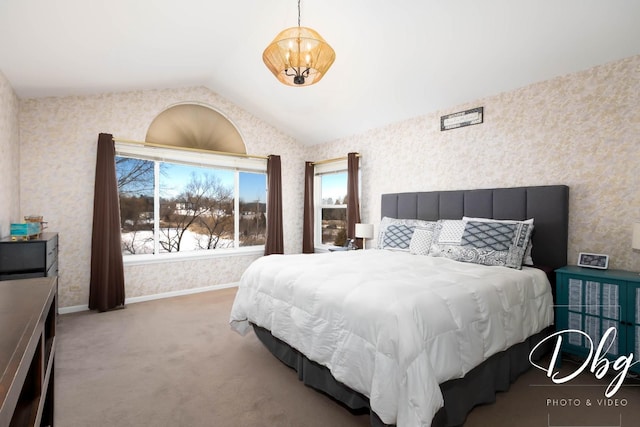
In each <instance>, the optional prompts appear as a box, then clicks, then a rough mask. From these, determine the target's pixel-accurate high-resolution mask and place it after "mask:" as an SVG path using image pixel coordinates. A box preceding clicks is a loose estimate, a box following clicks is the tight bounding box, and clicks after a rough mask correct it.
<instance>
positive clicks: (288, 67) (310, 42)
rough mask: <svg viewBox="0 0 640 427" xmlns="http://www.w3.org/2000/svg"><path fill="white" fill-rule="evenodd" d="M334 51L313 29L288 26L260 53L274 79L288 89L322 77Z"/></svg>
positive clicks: (314, 81)
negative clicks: (287, 86)
mask: <svg viewBox="0 0 640 427" xmlns="http://www.w3.org/2000/svg"><path fill="white" fill-rule="evenodd" d="M335 58H336V53H335V51H334V50H333V49H332V48H331V46H329V44H327V42H326V41H324V39H323V38H322V37H321V36H320V34H318V33H317V32H316V31H315V30H312V29H311V28H307V27H291V28H287V29H286V30H284V31H282V32H281V33H280V34H278V35H277V36H276V38H275V39H274V40H273V41H272V42H271V44H270V45H269V46H267V48H266V49H265V50H264V53H263V54H262V60H263V61H264V63H265V65H266V66H267V68H269V70H271V72H272V73H273V75H274V76H276V78H277V79H278V80H280V81H281V82H282V83H284V84H286V85H289V86H309V85H312V84H314V83H317V82H319V81H320V79H322V77H323V76H324V75H325V73H326V72H327V70H328V69H329V67H331V64H333V61H334V60H335Z"/></svg>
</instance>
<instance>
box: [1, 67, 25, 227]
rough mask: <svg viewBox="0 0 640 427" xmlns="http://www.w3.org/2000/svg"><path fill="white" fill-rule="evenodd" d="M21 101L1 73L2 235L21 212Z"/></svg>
mask: <svg viewBox="0 0 640 427" xmlns="http://www.w3.org/2000/svg"><path fill="white" fill-rule="evenodd" d="M19 105H20V104H19V101H18V98H17V97H16V94H15V93H14V91H13V88H12V87H11V85H10V84H9V82H8V81H7V79H6V78H5V76H4V75H3V74H2V72H0V236H7V235H9V224H10V223H11V222H13V221H16V220H18V219H19V215H20V191H19V190H20V182H19V180H20V172H19V171H20V129H19V127H18V111H19Z"/></svg>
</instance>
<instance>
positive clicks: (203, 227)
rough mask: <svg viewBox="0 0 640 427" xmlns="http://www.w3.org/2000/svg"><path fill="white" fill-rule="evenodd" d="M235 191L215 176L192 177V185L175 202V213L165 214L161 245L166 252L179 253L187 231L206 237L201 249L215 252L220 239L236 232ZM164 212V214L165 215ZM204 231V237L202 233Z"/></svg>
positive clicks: (173, 210)
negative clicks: (225, 234)
mask: <svg viewBox="0 0 640 427" xmlns="http://www.w3.org/2000/svg"><path fill="white" fill-rule="evenodd" d="M232 196H233V189H231V188H229V187H226V186H224V185H223V184H222V183H221V182H220V180H219V179H218V178H217V177H216V176H215V175H209V174H202V175H200V176H198V175H196V174H192V175H191V181H190V182H189V184H187V186H186V187H185V188H184V191H183V192H182V193H181V194H180V195H179V196H178V197H176V198H175V201H174V206H173V207H172V212H171V213H169V212H168V210H169V207H168V206H167V208H166V209H165V210H167V213H166V214H164V213H163V217H165V219H167V220H168V221H167V226H166V227H161V229H160V230H161V233H162V234H163V236H164V238H163V239H161V241H160V244H161V246H162V248H163V249H164V250H165V251H167V252H178V251H180V248H181V244H182V241H183V238H184V235H185V233H186V232H187V230H189V229H192V231H194V232H198V233H201V234H204V235H205V238H204V239H201V240H200V243H199V245H200V247H201V248H202V249H215V248H216V247H217V245H218V243H219V241H220V238H221V236H222V235H223V234H224V233H225V232H227V233H228V232H229V229H231V230H232V229H233V211H232V209H233V208H232V206H233V197H232ZM163 212H164V211H163ZM202 231H204V233H202Z"/></svg>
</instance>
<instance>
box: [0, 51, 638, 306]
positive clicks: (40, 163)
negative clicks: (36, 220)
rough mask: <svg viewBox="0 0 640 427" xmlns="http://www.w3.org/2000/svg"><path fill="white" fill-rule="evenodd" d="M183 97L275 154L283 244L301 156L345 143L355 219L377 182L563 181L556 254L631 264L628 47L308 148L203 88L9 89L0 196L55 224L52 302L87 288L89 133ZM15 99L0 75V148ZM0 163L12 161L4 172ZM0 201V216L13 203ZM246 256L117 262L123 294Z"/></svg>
mask: <svg viewBox="0 0 640 427" xmlns="http://www.w3.org/2000/svg"><path fill="white" fill-rule="evenodd" d="M189 101H196V102H201V103H204V104H207V105H210V106H212V107H214V108H216V109H218V110H219V111H221V112H222V113H223V114H225V115H226V116H227V117H228V118H229V119H230V120H231V121H232V122H233V123H234V124H235V125H236V127H237V128H238V129H239V131H240V133H241V135H242V136H243V138H244V140H245V143H246V145H247V152H248V153H250V154H259V155H267V154H280V155H281V156H282V168H283V170H282V173H283V177H282V178H283V182H284V183H285V184H284V189H283V202H284V231H285V236H284V242H285V252H287V253H296V252H299V251H300V250H301V229H302V214H301V212H300V208H299V206H301V204H302V200H303V186H302V177H303V170H304V161H305V160H321V159H326V158H333V157H338V156H343V155H345V154H346V153H347V152H349V151H358V152H360V153H361V154H362V155H363V157H362V158H361V167H362V218H363V221H368V222H373V223H377V222H378V221H379V219H380V215H379V212H380V195H381V194H383V193H386V192H396V191H416V190H447V189H463V188H487V187H506V186H521V185H543V184H567V185H569V186H570V188H571V189H570V193H571V199H570V229H569V263H575V260H576V258H577V253H578V252H580V251H586V252H596V253H606V254H609V255H610V256H611V259H610V267H611V268H625V269H630V270H636V271H638V270H640V253H638V252H633V251H632V250H631V236H630V231H631V224H632V223H633V222H634V221H640V193H639V191H638V190H639V188H640V187H639V185H638V184H640V182H639V181H640V109H638V108H637V107H638V105H640V56H634V57H631V58H627V59H624V60H621V61H617V62H614V63H611V64H605V65H602V66H599V67H595V68H592V69H589V70H586V71H583V72H580V73H575V74H572V75H568V76H563V77H559V78H556V79H553V80H549V81H545V82H541V83H537V84H534V85H531V86H527V87H524V88H521V89H518V90H515V91H511V92H508V93H502V94H497V95H495V96H492V97H488V98H485V99H480V100H476V101H473V102H469V103H467V104H463V105H458V106H452V107H451V108H447V109H446V110H442V111H437V112H434V113H432V114H428V115H425V116H421V117H416V118H412V119H409V120H405V121H402V122H399V123H394V124H391V125H387V126H383V127H380V128H378V129H373V130H370V131H368V132H366V133H363V134H360V135H356V136H352V137H349V138H345V139H341V140H337V141H332V142H328V143H325V144H320V145H316V146H311V147H305V146H304V145H302V144H300V143H298V142H296V141H295V140H293V139H292V138H290V137H288V136H287V135H284V134H283V133H281V132H280V131H278V130H276V129H275V128H273V127H272V126H270V125H269V124H267V123H265V122H263V121H261V120H259V119H257V118H255V117H253V116H252V115H251V114H249V113H247V112H245V111H244V110H241V109H240V108H238V107H237V106H235V105H233V104H231V103H229V102H228V101H226V100H225V99H223V98H221V97H219V96H218V95H216V94H215V93H213V92H212V91H210V90H208V89H206V88H202V87H197V88H185V89H167V90H155V91H134V92H125V93H108V94H102V95H95V96H78V97H65V98H44V99H26V100H22V101H21V102H20V112H19V113H20V114H19V132H20V137H19V138H20V168H19V177H20V178H19V182H18V179H16V175H17V174H18V169H17V168H16V166H15V165H14V163H15V162H14V161H6V160H5V158H4V156H3V157H2V160H1V161H2V162H4V163H3V164H2V166H3V167H2V169H0V174H2V175H1V176H2V177H3V183H2V185H0V191H2V193H0V198H2V200H1V201H3V200H4V199H9V200H10V201H12V202H13V201H17V200H18V196H17V195H16V194H15V191H13V190H9V193H10V194H9V195H5V193H6V192H7V188H8V187H7V185H5V184H4V180H5V179H7V180H8V181H10V182H13V184H14V185H15V186H17V185H18V183H19V184H20V187H21V188H20V196H19V200H20V202H21V209H20V212H19V215H28V214H42V215H44V216H45V219H46V220H48V221H49V225H50V228H51V229H52V230H56V231H58V232H60V266H59V267H60V306H61V307H65V306H75V305H86V304H87V301H88V294H89V285H88V282H89V274H90V267H89V265H90V264H89V260H90V255H89V252H90V242H91V218H92V217H91V215H92V209H93V185H94V183H93V181H94V173H95V147H96V141H97V135H98V133H99V132H107V133H112V134H113V135H114V136H115V137H120V138H125V139H134V140H142V139H144V136H145V134H146V131H147V127H148V126H149V124H150V123H151V122H152V120H153V119H154V118H155V117H156V116H157V115H158V114H159V113H160V112H162V111H163V110H164V109H166V108H167V107H169V106H171V105H173V104H175V103H178V102H189ZM15 103H16V100H15V95H13V91H12V89H11V87H10V86H8V84H7V82H6V81H4V79H3V78H1V77H0V148H2V150H3V152H4V149H5V147H8V148H9V152H12V155H13V156H14V158H17V154H16V153H15V151H16V150H15V144H16V143H15V141H16V139H17V137H16V135H17V133H18V127H17V125H16V118H15V117H16V113H15V111H13V110H15V107H12V105H15ZM478 106H483V107H484V123H482V124H480V125H476V126H469V127H465V128H461V129H456V130H450V131H445V132H441V131H440V116H441V115H443V114H448V113H453V112H457V111H461V110H464V109H467V108H473V107H478ZM5 165H8V167H9V168H13V169H10V172H5V167H4V166H5ZM3 206H4V203H3V204H2V205H0V220H2V221H5V219H4V218H5V217H8V216H11V215H15V214H14V213H12V212H10V211H9V210H7V208H5V207H3ZM0 226H4V224H2V223H0ZM256 257H257V255H252V256H242V257H231V258H227V257H225V258H217V259H210V260H197V261H196V260H192V261H179V262H175V263H171V264H148V265H129V266H126V267H125V275H126V295H127V297H136V296H142V295H152V294H156V293H161V292H169V291H175V290H181V289H191V288H197V287H202V286H210V285H215V284H225V283H230V282H234V281H236V280H238V279H239V277H240V275H241V274H242V272H243V271H244V269H245V268H246V266H247V265H248V263H249V262H251V261H252V260H253V259H255V258H256Z"/></svg>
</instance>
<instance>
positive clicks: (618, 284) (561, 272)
mask: <svg viewBox="0 0 640 427" xmlns="http://www.w3.org/2000/svg"><path fill="white" fill-rule="evenodd" d="M611 327H613V328H615V329H616V332H617V333H616V335H615V338H613V334H610V335H609V336H608V337H607V341H606V344H605V346H604V348H605V349H606V348H607V347H609V344H611V347H610V348H609V349H608V351H607V354H606V356H607V358H608V359H611V360H615V359H617V358H618V357H619V356H628V355H629V354H630V353H633V354H634V360H637V359H638V355H640V274H638V273H634V272H631V271H625V270H597V269H591V268H584V267H575V266H565V267H562V268H559V269H557V270H556V329H557V330H558V331H564V330H569V329H573V330H579V331H583V332H584V334H580V333H575V332H572V333H567V334H565V335H563V341H562V351H563V352H565V353H569V354H573V355H576V356H578V357H580V358H586V357H588V355H589V351H590V350H592V351H593V352H594V353H595V352H596V349H597V347H598V345H599V343H600V340H601V338H602V337H603V336H604V335H605V333H606V332H607V330H608V329H609V328H611ZM589 339H591V342H589ZM631 371H634V372H637V373H640V364H636V365H634V366H633V367H632V368H631Z"/></svg>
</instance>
